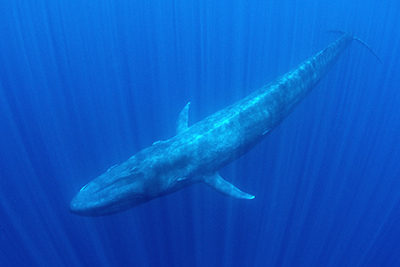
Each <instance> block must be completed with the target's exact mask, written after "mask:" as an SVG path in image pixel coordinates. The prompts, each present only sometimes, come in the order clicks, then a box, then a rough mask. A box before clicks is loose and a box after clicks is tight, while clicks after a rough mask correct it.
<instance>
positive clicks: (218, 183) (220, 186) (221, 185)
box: [204, 173, 254, 199]
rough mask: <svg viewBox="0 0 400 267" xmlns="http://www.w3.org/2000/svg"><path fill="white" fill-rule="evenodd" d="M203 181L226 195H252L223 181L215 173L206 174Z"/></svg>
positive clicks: (249, 197) (240, 196) (243, 197)
mask: <svg viewBox="0 0 400 267" xmlns="http://www.w3.org/2000/svg"><path fill="white" fill-rule="evenodd" d="M204 183H206V184H207V185H209V186H210V187H212V188H214V189H215V190H217V191H218V192H220V193H221V194H223V195H226V196H231V197H235V198H242V199H253V198H254V196H253V195H250V194H247V193H245V192H243V191H241V190H240V189H238V188H237V187H235V186H234V185H233V184H231V183H229V182H227V181H225V180H224V179H222V177H221V176H220V175H219V174H218V173H216V174H214V175H212V176H207V177H205V179H204Z"/></svg>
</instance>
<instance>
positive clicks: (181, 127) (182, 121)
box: [176, 102, 190, 134]
mask: <svg viewBox="0 0 400 267" xmlns="http://www.w3.org/2000/svg"><path fill="white" fill-rule="evenodd" d="M189 105H190V102H189V103H187V104H186V106H185V107H184V108H183V109H182V111H181V113H180V114H179V117H178V121H177V123H176V133H177V134H180V133H181V132H183V131H186V130H187V128H189V127H188V120H189V118H188V113H189Z"/></svg>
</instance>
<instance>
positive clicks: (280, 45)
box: [0, 0, 400, 266]
mask: <svg viewBox="0 0 400 267" xmlns="http://www.w3.org/2000/svg"><path fill="white" fill-rule="evenodd" d="M399 12H400V4H399V3H398V1H390V0H389V1H378V0H364V1H360V0H356V1H351V2H349V1H343V0H342V1H328V0H322V1H316V0H306V1H296V0H283V1H276V0H271V1H260V0H252V1H244V0H234V1H228V0H221V1H219V0H217V1H216V0H212V1H211V0H200V1H182V0H181V1H179V0H163V1H160V0H149V1H127V0H120V1H114V0H99V1H76V0H71V1H59V0H53V1H47V0H37V1H27V0H15V1H4V0H3V1H1V8H0V18H1V22H0V176H1V177H0V203H1V205H0V264H1V266H400V256H399V255H400V228H399V227H398V225H400V163H399V159H400V112H399V111H400V109H399V107H400V90H399V86H398V84H399V81H400V68H399V65H398V62H399V59H400V30H399V29H400V23H399V20H398V19H397V17H398V14H399ZM331 29H335V30H336V29H338V30H348V31H353V32H354V33H355V34H356V35H357V36H358V37H360V38H361V39H363V40H364V41H365V42H367V43H368V44H369V45H370V46H371V47H372V48H373V49H374V51H375V52H376V53H377V54H378V55H379V57H380V58H381V60H382V64H381V63H379V61H378V60H377V59H376V58H375V57H374V56H373V55H372V53H370V52H369V51H368V50H367V49H365V48H364V47H363V46H362V45H360V44H359V43H357V42H353V43H352V44H351V45H350V47H349V48H348V49H347V51H346V53H345V54H344V55H343V56H342V57H341V58H340V59H339V61H338V62H337V63H336V65H335V66H334V67H333V69H332V70H331V71H330V72H329V73H328V75H327V76H326V77H325V78H324V79H323V80H322V81H321V83H320V84H319V85H318V86H317V87H316V89H315V90H314V91H313V92H312V93H311V94H310V95H309V96H308V97H307V99H306V100H304V102H303V103H302V104H301V105H300V106H299V107H298V108H297V109H296V110H295V111H294V112H293V113H292V114H291V115H290V116H289V117H288V118H287V119H286V120H285V121H284V122H283V123H282V124H281V125H280V126H279V127H278V128H277V129H275V130H274V131H273V132H272V133H271V134H270V135H269V136H268V137H267V138H266V139H265V140H263V141H262V142H261V143H260V144H259V145H258V146H256V148H254V149H253V150H252V151H250V152H249V153H248V154H246V155H245V156H244V157H242V158H240V159H239V160H237V161H235V162H234V163H232V164H230V165H228V166H226V167H225V168H224V169H222V170H221V172H220V173H221V176H222V177H224V178H225V179H226V180H228V181H231V182H233V183H234V184H235V185H237V186H238V187H239V188H240V189H242V190H244V191H245V192H248V193H251V194H254V195H255V196H256V198H255V199H254V200H248V201H247V200H237V199H232V198H229V197H225V196H222V195H220V194H219V193H217V192H215V191H214V190H213V189H211V188H209V187H207V186H206V185H202V184H198V185H194V186H191V187H189V188H186V189H184V190H181V191H179V192H176V193H174V194H171V195H168V196H165V197H162V198H159V199H156V200H153V201H151V202H149V203H146V204H144V205H142V206H139V207H137V208H135V209H132V210H129V211H126V212H123V213H119V214H116V215H112V216H106V217H98V218H86V217H79V216H76V215H73V214H71V213H69V211H68V205H69V202H70V200H71V198H72V197H73V196H74V195H75V193H76V192H77V191H78V190H79V189H80V188H81V187H82V186H83V185H84V184H86V183H87V182H89V181H90V180H92V179H94V178H95V177H96V176H98V175H100V174H102V173H103V172H105V171H106V170H107V169H108V168H109V167H111V166H113V165H115V164H119V163H121V162H123V161H124V160H126V159H127V158H129V157H130V156H132V155H133V154H135V153H136V152H138V151H139V150H141V149H143V148H146V147H148V146H150V145H151V144H152V143H153V142H154V141H157V140H166V139H169V138H171V137H172V136H174V134H175V125H176V120H177V117H178V115H179V112H180V111H181V109H182V108H183V107H184V106H185V104H186V103H187V102H189V101H191V102H192V104H191V109H190V111H189V123H190V124H193V123H196V122H198V121H199V120H201V119H203V118H205V117H206V116H208V115H210V114H212V113H214V112H216V111H218V110H219V109H221V108H224V107H226V106H227V105H230V104H232V103H234V102H235V101H237V100H239V99H241V98H243V97H245V96H246V95H248V94H249V93H251V92H253V91H254V90H256V89H258V88H259V87H261V86H263V85H264V84H266V83H268V82H270V81H272V80H273V79H275V78H277V77H278V76H279V75H282V74H284V73H285V72H287V71H289V70H291V69H292V68H294V67H296V65H297V64H299V63H301V62H302V61H303V60H305V59H307V58H308V57H310V56H313V55H314V54H316V53H317V52H319V51H320V50H322V49H323V48H324V47H326V46H327V45H329V44H330V43H331V42H333V41H334V40H335V39H336V38H337V37H338V35H337V34H333V33H326V31H327V30H331Z"/></svg>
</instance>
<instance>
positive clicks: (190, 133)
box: [70, 33, 354, 216]
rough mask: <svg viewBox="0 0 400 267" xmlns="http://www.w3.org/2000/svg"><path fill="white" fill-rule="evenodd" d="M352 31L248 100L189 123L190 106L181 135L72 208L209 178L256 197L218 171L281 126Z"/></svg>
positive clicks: (95, 210)
mask: <svg viewBox="0 0 400 267" xmlns="http://www.w3.org/2000/svg"><path fill="white" fill-rule="evenodd" d="M352 40H354V38H353V36H352V35H351V34H349V33H345V34H343V35H342V36H341V37H340V38H339V39H338V40H337V41H336V42H334V43H332V44H331V45H329V46H328V47H327V48H325V49H324V50H322V51H321V52H319V53H318V54H317V55H315V56H314V57H312V58H310V59H309V60H307V61H305V62H303V63H302V64H300V65H299V66H298V67H297V68H295V69H294V70H292V71H290V72H289V73H287V74H285V75H283V76H282V77H280V78H278V79H276V80H275V81H274V82H272V83H270V84H268V85H266V86H264V87H262V88H261V89H259V90H258V91H256V92H254V93H252V94H250V95H249V96H247V97H246V98H244V99H242V100H240V101H238V102H236V103H235V104H233V105H231V106H229V107H227V108H224V109H222V110H220V111H218V112H216V113H214V114H213V115H211V116H209V117H207V118H205V119H204V120H202V121H200V122H198V123H196V124H195V125H193V126H191V127H188V125H187V114H188V108H189V104H188V105H186V107H185V108H184V109H183V110H182V112H181V115H180V117H179V120H178V125H177V135H176V136H175V137H173V138H171V139H169V140H167V141H159V142H155V143H154V144H153V145H152V146H150V147H148V148H146V149H144V150H142V151H140V152H139V153H137V154H136V155H134V156H133V157H131V158H130V159H128V160H127V161H125V162H124V163H122V164H121V165H119V166H115V167H112V168H110V169H109V170H108V171H107V172H106V173H104V174H103V175H101V176H99V177H98V178H96V179H94V180H93V181H91V182H90V183H88V184H87V185H85V186H84V187H83V188H82V189H81V190H80V191H79V192H78V194H77V195H76V196H75V197H74V198H73V199H72V201H71V204H70V210H71V212H73V213H76V214H79V215H83V216H101V215H108V214H113V213H117V212H121V211H124V210H127V209H129V208H132V207H135V206H137V205H140V204H142V203H145V202H147V201H150V200H152V199H154V198H157V197H160V196H163V195H166V194H170V193H173V192H175V191H177V190H180V189H182V188H184V187H187V186H189V185H192V184H194V183H198V182H204V183H206V184H208V185H209V186H211V187H213V188H214V189H216V190H217V191H219V192H220V193H223V194H225V195H229V196H233V197H237V198H243V199H252V198H254V196H252V195H249V194H247V193H244V192H242V191H240V190H239V189H237V188H236V187H234V186H233V185H232V184H230V183H228V182H227V181H225V180H223V179H222V178H221V177H220V176H219V174H218V170H219V169H220V168H222V167H223V166H225V165H226V164H228V163H230V162H232V161H234V160H235V159H237V158H239V157H240V156H242V155H243V154H245V153H246V152H247V151H249V150H250V149H251V148H253V147H254V145H256V144H257V143H258V142H259V141H260V140H261V139H262V138H263V137H264V136H266V134H267V133H269V132H271V131H272V130H273V129H274V128H275V127H277V126H278V125H279V123H281V122H282V121H283V120H284V119H285V118H286V117H287V116H288V115H289V114H290V112H291V111H292V110H293V109H294V108H295V107H296V106H297V105H298V104H299V103H300V102H301V101H302V100H303V99H304V98H305V97H306V95H307V94H308V93H309V92H310V91H311V90H312V89H313V88H314V87H315V86H316V85H317V84H318V82H319V81H320V80H321V79H322V78H323V77H324V76H325V74H326V73H327V72H328V71H329V70H330V69H331V67H332V65H333V64H334V63H335V62H336V61H337V59H338V57H339V56H340V55H341V54H342V53H343V52H344V50H345V49H346V47H347V46H348V45H349V43H350V42H351V41H352Z"/></svg>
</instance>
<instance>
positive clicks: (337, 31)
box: [327, 30, 383, 64]
mask: <svg viewBox="0 0 400 267" xmlns="http://www.w3.org/2000/svg"><path fill="white" fill-rule="evenodd" d="M327 32H333V33H340V34H349V35H351V37H352V38H353V40H355V41H358V42H360V44H362V45H363V46H364V47H365V48H367V49H368V50H369V51H370V52H371V53H372V54H373V55H374V56H375V57H376V58H377V59H378V60H379V62H380V63H381V64H383V63H382V60H381V59H380V58H379V56H378V55H377V54H376V53H375V51H374V50H372V48H371V47H370V46H369V45H368V44H367V43H366V42H364V41H363V40H361V39H360V38H358V37H355V36H354V35H353V33H351V32H346V31H341V30H329V31H327Z"/></svg>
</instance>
